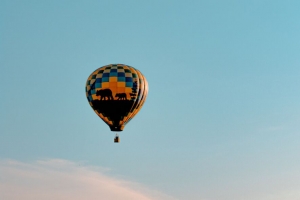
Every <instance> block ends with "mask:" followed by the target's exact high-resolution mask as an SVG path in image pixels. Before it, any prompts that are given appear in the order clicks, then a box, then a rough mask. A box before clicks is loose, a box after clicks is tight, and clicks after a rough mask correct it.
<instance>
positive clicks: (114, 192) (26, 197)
mask: <svg viewBox="0 0 300 200" xmlns="http://www.w3.org/2000/svg"><path fill="white" fill-rule="evenodd" d="M105 171H106V169H100V168H95V167H89V166H81V165H80V164H79V163H74V162H70V161H67V160H59V159H52V160H43V161H36V162H33V163H23V162H18V161H13V160H5V161H0V199H5V200H20V199H22V200H54V199H55V200H96V199H97V200H102V199H103V200H118V199H122V200H160V199H161V200H167V199H173V198H171V197H169V196H167V195H164V194H162V193H160V192H157V191H153V190H149V189H147V188H145V187H144V186H142V185H141V184H138V183H133V182H129V181H124V180H118V179H116V178H112V177H109V176H107V175H105Z"/></svg>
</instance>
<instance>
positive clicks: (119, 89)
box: [85, 64, 148, 142]
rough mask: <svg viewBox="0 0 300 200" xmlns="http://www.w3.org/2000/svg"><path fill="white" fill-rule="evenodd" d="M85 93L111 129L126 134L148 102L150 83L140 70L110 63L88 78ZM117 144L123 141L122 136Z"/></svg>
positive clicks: (117, 139) (116, 138)
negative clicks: (125, 128) (131, 123)
mask: <svg viewBox="0 0 300 200" xmlns="http://www.w3.org/2000/svg"><path fill="white" fill-rule="evenodd" d="M85 91H86V97H87V99H88V102H89V104H90V106H91V107H92V108H93V110H94V111H95V113H96V114H97V115H98V116H99V117H100V118H101V119H102V120H103V121H104V122H105V123H106V124H107V125H108V126H109V127H110V130H111V131H122V130H123V129H124V127H125V125H126V124H127V123H128V122H129V121H130V120H131V119H132V118H133V117H134V116H135V115H136V114H137V113H138V112H139V110H140V109H141V108H142V106H143V104H144V103H145V100H146V97H147V94H148V83H147V80H146V78H145V77H144V76H143V74H142V73H141V72H140V71H139V70H137V69H135V68H133V67H131V66H128V65H124V64H110V65H106V66H103V67H100V68H98V69H96V70H95V71H94V72H93V73H92V74H91V75H90V76H89V77H88V79H87V82H86V87H85ZM114 141H115V142H119V136H118V135H116V137H115V140H114Z"/></svg>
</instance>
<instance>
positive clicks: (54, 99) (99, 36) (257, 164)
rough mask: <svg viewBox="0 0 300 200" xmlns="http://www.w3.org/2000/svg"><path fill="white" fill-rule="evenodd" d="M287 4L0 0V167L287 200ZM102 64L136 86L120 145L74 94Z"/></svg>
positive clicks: (294, 137)
mask: <svg viewBox="0 0 300 200" xmlns="http://www.w3.org/2000/svg"><path fill="white" fill-rule="evenodd" d="M299 8H300V1H297V0H294V1H293V0H291V1H283V0H282V1H279V0H278V1H274V0H251V1H241V0H236V1H234V0H224V1H221V0H218V1H216V0H212V1H175V0H174V1H171V0H164V1H159V0H157V1H156V0H153V1H137V0H135V1H134V0H128V1H114V0H107V1H96V0H94V1H93V0H90V1H71V0H69V1H68V0H63V1H53V0H51V1H46V0H45V1H34V0H27V1H21V0H20V1H16V0H1V2H0V66H1V71H0V90H1V98H0V109H1V112H0V159H1V160H4V161H5V160H15V161H18V162H22V163H34V162H36V161H37V160H44V159H62V160H66V161H70V162H74V163H80V162H84V163H85V165H88V166H95V167H102V168H109V169H110V171H109V172H108V174H109V176H111V177H114V178H117V179H118V178H120V179H125V180H130V181H133V182H137V183H140V184H142V185H144V186H145V187H148V188H151V189H153V190H155V191H160V192H162V193H164V194H166V195H169V196H172V197H174V198H175V199H189V200H199V199H201V200H202V199H205V200H241V199H245V200H248V199H249V200H250V199H256V200H258V199H268V198H269V199H272V200H273V199H276V198H277V197H278V196H280V195H282V196H281V197H280V199H286V200H294V199H299V198H300V193H297V191H300V188H299V185H300V181H299V180H300V179H299V177H300V170H299V169H300V159H299V152H300V91H299V85H300V78H299V77H300V56H299V55H300V12H299ZM111 63H123V64H127V65H131V66H133V67H135V68H137V69H139V70H140V71H141V72H142V73H143V74H144V75H145V76H146V78H147V80H148V82H149V95H148V98H147V101H146V103H145V104H144V107H143V108H142V110H141V111H140V113H139V114H138V115H137V116H136V117H135V118H134V119H133V120H132V121H131V122H130V123H129V124H128V125H127V126H126V128H125V130H124V132H122V133H121V134H120V136H121V143H120V144H114V143H113V138H114V133H113V132H110V130H109V127H108V126H107V125H106V124H104V123H103V122H102V121H101V119H99V118H98V117H97V116H96V114H95V113H94V112H93V111H92V109H91V108H90V106H89V104H88V102H87V100H86V97H85V81H86V79H87V78H88V76H89V75H90V73H91V72H92V71H94V70H95V69H96V68H98V67H101V66H103V65H107V64H111ZM0 181H1V172H0ZM2 183H3V180H2ZM4 184H5V181H4ZM0 185H1V184H0ZM0 187H1V186H0ZM272 194H275V196H274V197H272V196H271V197H270V195H272ZM291 196H292V197H291ZM294 197H295V198H294ZM289 198H290V199H289ZM276 200H277V199H276Z"/></svg>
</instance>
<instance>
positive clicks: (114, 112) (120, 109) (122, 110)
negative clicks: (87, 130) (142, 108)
mask: <svg viewBox="0 0 300 200" xmlns="http://www.w3.org/2000/svg"><path fill="white" fill-rule="evenodd" d="M91 103H92V108H93V109H94V110H96V111H97V112H98V113H101V114H102V115H103V116H104V117H107V118H108V119H109V120H110V121H112V122H113V125H112V126H110V128H111V129H112V130H114V131H121V130H120V128H121V126H120V125H119V123H120V121H122V120H123V118H124V117H125V116H127V115H128V114H129V112H130V110H131V108H132V106H133V104H134V101H131V100H122V101H117V100H105V101H102V100H94V101H92V102H91Z"/></svg>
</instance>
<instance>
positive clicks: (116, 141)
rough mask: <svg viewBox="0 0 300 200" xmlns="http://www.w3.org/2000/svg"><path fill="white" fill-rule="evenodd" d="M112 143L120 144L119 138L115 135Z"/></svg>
mask: <svg viewBox="0 0 300 200" xmlns="http://www.w3.org/2000/svg"><path fill="white" fill-rule="evenodd" d="M114 142H115V143H119V142H120V138H119V136H118V135H116V137H115V139H114Z"/></svg>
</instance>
